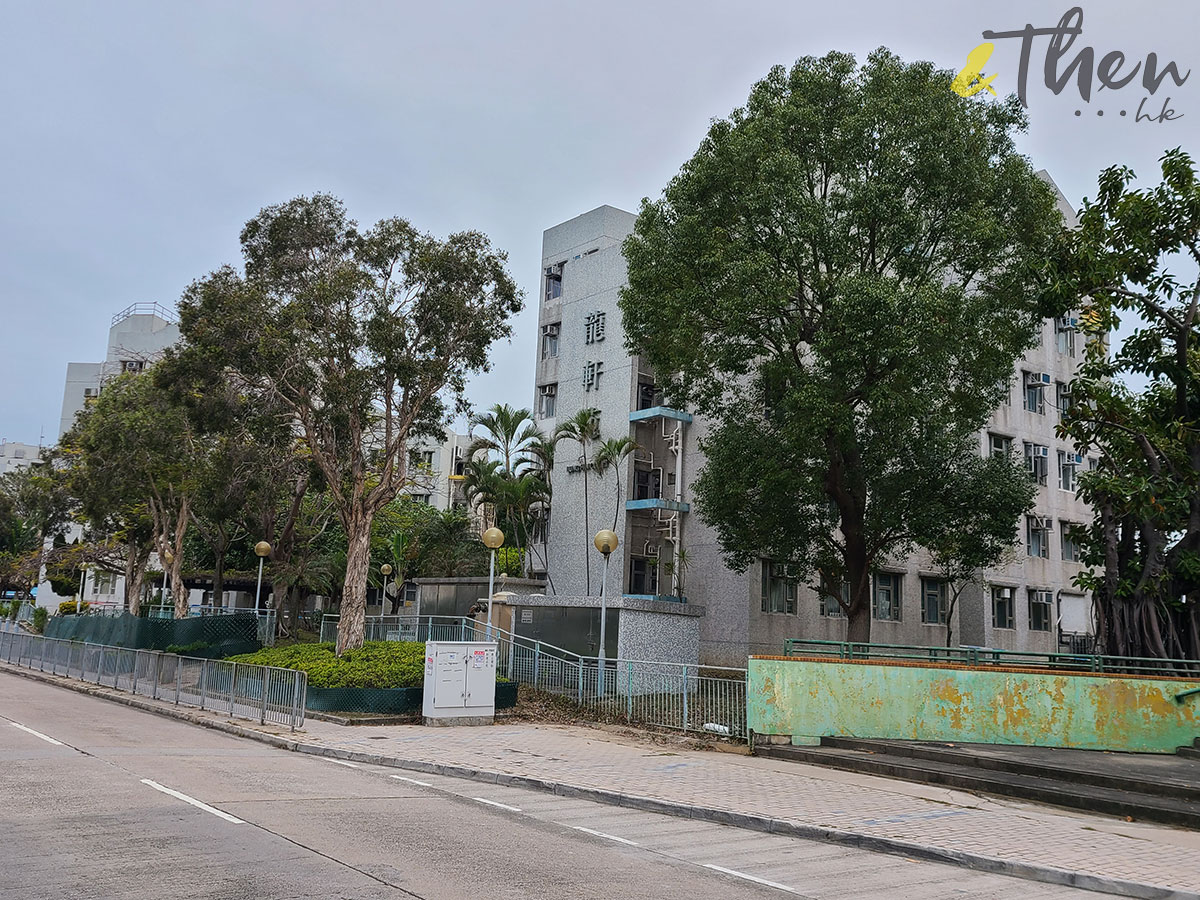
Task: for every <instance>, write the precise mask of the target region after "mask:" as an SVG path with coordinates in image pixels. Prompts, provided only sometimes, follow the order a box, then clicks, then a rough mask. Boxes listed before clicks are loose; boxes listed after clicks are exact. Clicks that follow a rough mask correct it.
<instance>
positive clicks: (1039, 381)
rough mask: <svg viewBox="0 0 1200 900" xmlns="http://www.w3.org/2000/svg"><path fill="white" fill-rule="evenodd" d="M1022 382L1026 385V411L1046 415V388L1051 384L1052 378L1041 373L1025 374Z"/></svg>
mask: <svg viewBox="0 0 1200 900" xmlns="http://www.w3.org/2000/svg"><path fill="white" fill-rule="evenodd" d="M1021 374H1022V379H1021V380H1022V382H1023V383H1024V385H1025V409H1027V410H1029V412H1033V413H1037V414H1038V415H1039V416H1044V415H1045V414H1046V386H1047V385H1049V384H1050V376H1049V375H1045V374H1043V373H1041V372H1023V373H1021Z"/></svg>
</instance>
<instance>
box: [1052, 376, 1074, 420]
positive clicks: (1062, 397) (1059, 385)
mask: <svg viewBox="0 0 1200 900" xmlns="http://www.w3.org/2000/svg"><path fill="white" fill-rule="evenodd" d="M1054 389H1055V401H1054V403H1055V406H1057V407H1058V414H1059V416H1060V417H1061V416H1064V415H1066V413H1067V411H1068V410H1069V409H1070V408H1071V385H1069V384H1067V383H1066V382H1063V381H1056V382H1054Z"/></svg>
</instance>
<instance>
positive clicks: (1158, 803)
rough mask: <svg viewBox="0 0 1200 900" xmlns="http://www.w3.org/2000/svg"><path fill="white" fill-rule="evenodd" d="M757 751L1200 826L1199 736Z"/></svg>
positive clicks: (861, 743) (848, 743) (835, 741)
mask: <svg viewBox="0 0 1200 900" xmlns="http://www.w3.org/2000/svg"><path fill="white" fill-rule="evenodd" d="M755 752H756V753H757V754H758V755H759V756H765V757H770V758H774V759H786V760H791V761H793V762H799V763H807V764H809V765H817V766H827V767H831V768H835V769H844V770H847V771H851V772H861V773H865V774H870V775H881V776H884V777H887V778H899V779H903V780H905V781H916V782H921V783H924V784H935V785H940V786H942V787H948V788H954V789H957V790H963V791H972V792H978V793H982V794H994V795H997V796H1001V797H1013V798H1018V799H1022V800H1032V801H1035V802H1038V803H1047V804H1051V805H1054V806H1062V807H1068V808H1070V809H1077V810H1084V811H1087V812H1093V813H1100V814H1104V815H1111V816H1117V817H1119V818H1130V819H1133V820H1137V821H1144V822H1158V823H1161V824H1165V825H1178V826H1183V827H1185V828H1191V829H1196V830H1200V738H1198V739H1197V741H1196V746H1195V747H1185V748H1181V749H1180V752H1179V754H1178V755H1175V756H1170V755H1165V754H1149V753H1105V752H1100V751H1094V750H1057V749H1053V748H1046V747H1007V746H1001V745H995V744H945V743H934V742H929V743H922V742H912V741H885V740H865V739H859V738H823V739H822V740H821V745H820V746H819V747H793V746H787V745H778V744H776V745H767V746H760V747H757V748H756V749H755Z"/></svg>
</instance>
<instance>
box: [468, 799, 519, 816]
mask: <svg viewBox="0 0 1200 900" xmlns="http://www.w3.org/2000/svg"><path fill="white" fill-rule="evenodd" d="M471 799H472V800H474V801H476V802H477V803H486V804H487V805H488V806H498V807H500V808H501V809H507V810H508V811H509V812H520V811H521V810H520V809H519V808H518V807H516V806H509V805H508V804H507V803H497V802H496V801H495V800H484V799H483V798H482V797H472V798H471Z"/></svg>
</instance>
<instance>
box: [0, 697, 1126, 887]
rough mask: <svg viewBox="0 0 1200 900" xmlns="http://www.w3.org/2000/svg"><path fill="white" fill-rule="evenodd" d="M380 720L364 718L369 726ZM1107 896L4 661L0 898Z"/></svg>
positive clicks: (0, 729) (0, 702)
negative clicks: (409, 757) (613, 799)
mask: <svg viewBox="0 0 1200 900" xmlns="http://www.w3.org/2000/svg"><path fill="white" fill-rule="evenodd" d="M368 731H369V729H368ZM788 894H791V895H798V896H805V897H813V898H822V900H826V898H828V900H836V898H843V897H844V898H851V897H854V898H858V897H887V898H889V900H893V898H894V900H902V898H914V900H915V898H951V897H953V898H961V897H963V896H970V897H977V898H982V897H991V898H999V900H1007V898H1012V900H1025V898H1031V897H1033V898H1041V897H1046V898H1063V900H1085V898H1090V897H1101V896H1105V895H1098V894H1090V893H1088V892H1084V891H1077V890H1072V889H1070V888H1060V887H1053V886H1048V885H1041V884H1037V883H1033V882H1029V881H1023V880H1019V879H1014V878H1006V877H1002V876H995V875H986V874H981V873H976V872H971V871H968V870H964V869H960V868H956V867H952V866H946V865H940V864H935V863H927V862H917V861H913V860H908V859H905V858H903V857H898V856H889V855H884V854H873V853H868V852H865V851H859V850H850V849H844V848H840V847H833V846H830V845H826V844H820V843H815V842H810V841H802V840H795V839H791V838H784V837H780V836H775V835H764V834H760V833H757V832H751V831H743V830H739V829H737V828H731V827H727V826H721V825H713V824H709V823H702V822H693V821H689V820H686V819H679V818H675V817H671V816H660V815H655V814H651V813H644V812H639V811H636V810H625V809H616V808H613V807H609V806H604V805H601V804H595V803H590V802H586V801H579V800H573V799H569V798H563V797H557V796H553V795H549V794H543V793H539V792H536V791H529V790H524V789H520V788H507V787H496V786H493V785H482V784H478V783H475V782H470V781H463V780H459V779H453V778H445V777H439V776H426V775H414V774H412V773H398V772H397V770H395V769H387V768H382V767H373V766H365V765H357V764H349V763H340V764H339V763H336V762H333V761H331V760H327V759H322V758H317V757H312V756H306V755H303V754H296V753H288V752H286V751H283V750H275V749H272V748H269V747H266V746H264V745H262V744H258V743H255V742H253V741H249V740H242V739H239V738H234V737H231V736H228V735H224V734H220V733H218V732H213V731H210V730H208V729H204V728H200V727H197V726H193V725H188V724H185V723H182V722H176V721H172V720H170V719H167V718H163V717H160V716H155V715H152V714H150V713H146V712H141V711H139V710H133V709H129V708H127V707H124V706H120V705H118V704H114V703H110V702H106V701H104V700H101V699H97V698H93V697H86V696H83V695H80V694H77V693H74V692H71V691H67V690H64V689H61V688H57V687H53V686H50V685H44V684H39V683H36V682H33V681H30V680H28V679H25V678H21V677H19V676H15V675H11V674H8V673H0V897H3V898H14V900H17V898H20V900H38V898H54V900H101V898H103V900H109V898H130V897H132V898H155V900H160V898H161V900H177V898H178V900H182V898H221V900H235V898H236V900H249V898H254V900H259V898H262V900H292V898H296V900H299V898H322V900H325V898H355V900H359V898H361V900H368V898H405V897H417V898H426V900H460V898H461V900H479V898H513V900H537V898H605V900H612V898H620V900H640V898H647V900H649V898H654V900H669V898H680V900H682V898H687V900H696V898H708V897H714V898H718V897H719V898H722V900H741V898H766V897H779V896H786V895H788Z"/></svg>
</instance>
